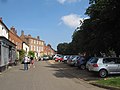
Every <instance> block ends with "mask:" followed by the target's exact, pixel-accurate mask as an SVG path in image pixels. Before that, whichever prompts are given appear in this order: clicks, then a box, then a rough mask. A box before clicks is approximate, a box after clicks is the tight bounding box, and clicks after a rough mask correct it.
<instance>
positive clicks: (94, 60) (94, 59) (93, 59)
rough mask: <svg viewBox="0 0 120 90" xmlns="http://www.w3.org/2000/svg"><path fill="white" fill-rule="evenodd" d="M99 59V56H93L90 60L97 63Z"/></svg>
mask: <svg viewBox="0 0 120 90" xmlns="http://www.w3.org/2000/svg"><path fill="white" fill-rule="evenodd" d="M97 61H98V58H91V60H90V62H91V63H97Z"/></svg>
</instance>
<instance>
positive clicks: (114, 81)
mask: <svg viewBox="0 0 120 90" xmlns="http://www.w3.org/2000/svg"><path fill="white" fill-rule="evenodd" d="M96 83H98V84H101V85H105V86H113V87H119V88H120V77H116V78H108V79H103V80H99V81H97V82H96Z"/></svg>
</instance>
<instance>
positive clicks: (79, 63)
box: [76, 56, 87, 70]
mask: <svg viewBox="0 0 120 90" xmlns="http://www.w3.org/2000/svg"><path fill="white" fill-rule="evenodd" d="M86 63H87V60H86V58H85V57H84V56H81V57H80V58H79V59H78V60H77V64H76V66H77V67H79V68H80V69H82V70H84V69H85V68H86Z"/></svg>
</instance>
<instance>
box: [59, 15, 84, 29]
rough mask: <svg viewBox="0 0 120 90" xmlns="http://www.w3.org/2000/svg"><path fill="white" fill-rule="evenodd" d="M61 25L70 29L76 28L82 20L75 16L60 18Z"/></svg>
mask: <svg viewBox="0 0 120 90" xmlns="http://www.w3.org/2000/svg"><path fill="white" fill-rule="evenodd" d="M61 20H62V23H64V24H65V25H67V26H69V27H71V28H76V27H77V26H79V25H80V20H81V21H83V18H80V16H79V15H77V14H70V15H66V16H63V17H61Z"/></svg>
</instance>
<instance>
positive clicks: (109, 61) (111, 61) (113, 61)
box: [103, 58, 116, 64]
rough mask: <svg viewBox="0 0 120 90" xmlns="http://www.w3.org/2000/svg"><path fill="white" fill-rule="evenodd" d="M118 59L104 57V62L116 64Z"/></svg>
mask: <svg viewBox="0 0 120 90" xmlns="http://www.w3.org/2000/svg"><path fill="white" fill-rule="evenodd" d="M115 61H116V59H115V58H105V59H103V63H105V64H115Z"/></svg>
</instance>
